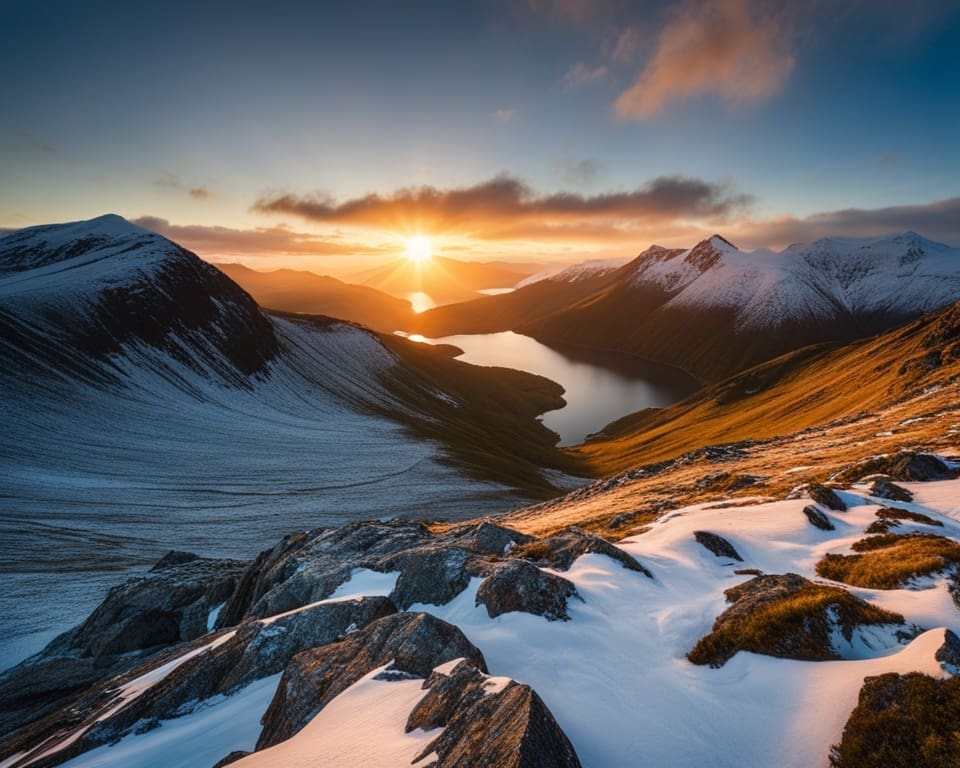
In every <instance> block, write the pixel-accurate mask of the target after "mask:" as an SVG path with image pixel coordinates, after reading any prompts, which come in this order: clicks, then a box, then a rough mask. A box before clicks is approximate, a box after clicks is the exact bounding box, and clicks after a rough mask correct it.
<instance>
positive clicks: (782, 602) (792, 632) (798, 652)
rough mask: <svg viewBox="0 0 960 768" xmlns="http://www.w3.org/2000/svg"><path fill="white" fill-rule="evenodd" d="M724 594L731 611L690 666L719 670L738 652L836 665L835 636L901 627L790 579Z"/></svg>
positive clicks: (834, 592)
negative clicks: (870, 627)
mask: <svg viewBox="0 0 960 768" xmlns="http://www.w3.org/2000/svg"><path fill="white" fill-rule="evenodd" d="M724 594H725V595H726V597H727V600H728V601H729V602H731V603H732V605H731V606H730V607H729V608H727V610H725V611H724V612H723V613H722V614H720V616H718V617H717V620H716V621H715V622H714V624H713V629H712V630H711V632H710V634H708V635H705V636H704V637H702V638H700V640H699V641H698V642H697V645H696V646H695V647H694V648H693V650H692V651H690V653H688V654H687V658H688V659H689V660H690V661H691V662H693V663H694V664H709V665H710V666H711V667H722V666H723V665H724V664H725V663H726V662H727V661H728V660H729V659H731V658H732V657H733V656H734V655H735V654H736V653H737V652H738V651H750V652H752V653H762V654H765V655H767V656H776V657H778V658H786V659H799V660H803V661H826V660H829V659H837V658H841V657H840V654H839V652H838V651H837V649H836V648H834V646H833V640H834V638H835V637H836V636H838V635H839V636H842V637H843V638H844V639H845V640H846V641H847V642H851V641H852V638H853V635H854V632H856V631H857V629H858V628H859V627H860V626H867V625H903V624H904V618H903V616H900V615H899V614H895V613H890V612H888V611H884V610H883V609H881V608H878V607H876V606H874V605H870V604H869V603H867V602H865V601H863V600H861V599H860V598H858V597H854V596H853V595H851V594H850V593H849V592H847V591H846V590H845V589H840V588H839V587H831V586H827V585H824V584H817V583H815V582H812V581H809V580H808V579H805V578H803V577H802V576H798V575H797V574H795V573H787V574H783V575H774V574H770V575H764V576H757V577H755V578H753V579H750V581H746V582H744V583H743V584H738V585H737V586H735V587H731V588H730V589H728V590H726V591H725V592H724ZM914 629H915V628H914ZM907 634H908V633H904V636H906V635H907ZM897 639H899V635H898V636H897Z"/></svg>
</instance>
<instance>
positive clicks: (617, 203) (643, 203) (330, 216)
mask: <svg viewBox="0 0 960 768" xmlns="http://www.w3.org/2000/svg"><path fill="white" fill-rule="evenodd" d="M750 203H751V198H750V196H748V195H743V194H738V193H736V192H734V190H733V189H732V188H731V187H730V186H729V185H728V184H722V183H713V182H707V181H703V180H701V179H694V178H687V177H683V176H661V177H659V178H656V179H653V180H652V181H650V182H647V183H646V184H644V185H643V186H641V187H638V188H637V189H634V190H632V191H629V192H611V193H605V194H597V195H583V194H579V193H574V192H557V193H553V194H546V195H541V194H537V193H536V192H534V191H533V190H532V189H531V188H530V187H529V186H527V185H526V184H525V183H523V182H522V181H520V180H519V179H516V178H513V177H511V176H498V177H496V178H493V179H490V180H489V181H485V182H481V183H479V184H474V185H472V186H468V187H458V188H452V189H438V188H437V187H432V186H422V187H411V188H406V189H400V190H398V191H396V192H394V193H392V194H389V195H379V194H370V195H366V196H364V197H358V198H353V199H350V200H345V201H343V202H337V201H336V200H334V199H333V198H331V197H330V196H328V195H323V194H313V195H306V196H300V195H292V194H286V195H278V196H273V197H265V198H261V199H260V200H258V201H257V202H256V203H254V205H253V210H254V211H257V212H259V213H279V214H292V215H295V216H299V217H302V218H304V219H308V220H310V221H314V222H322V223H327V224H344V225H355V226H364V227H373V228H380V229H387V230H397V229H403V228H408V227H409V226H411V225H415V226H420V227H424V228H426V229H428V230H430V231H432V232H443V231H450V230H459V231H460V233H462V234H475V235H479V236H481V237H488V236H489V233H490V232H493V231H497V230H498V229H502V228H505V227H511V228H513V229H516V228H517V227H518V226H519V225H522V224H524V223H533V224H536V225H537V226H538V227H542V226H543V225H550V224H567V225H569V224H571V223H574V222H577V221H581V222H594V223H600V222H603V221H606V222H612V221H621V220H633V221H661V222H664V223H666V222H667V221H671V220H675V219H680V218H683V219H687V218H696V219H709V220H713V221H724V220H728V219H730V218H731V217H733V216H734V215H737V214H742V213H743V211H744V210H745V209H746V208H747V207H748V206H749V204H750Z"/></svg>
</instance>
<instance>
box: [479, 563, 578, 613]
mask: <svg viewBox="0 0 960 768" xmlns="http://www.w3.org/2000/svg"><path fill="white" fill-rule="evenodd" d="M573 596H576V597H577V598H580V596H579V595H578V594H577V589H576V587H575V586H574V585H573V582H571V581H567V579H564V578H562V577H560V576H555V575H554V574H551V573H546V572H544V571H541V570H540V569H539V568H537V566H535V565H533V563H528V562H527V561H525V560H512V561H510V562H508V563H505V564H504V565H501V566H499V567H498V568H497V569H496V570H495V571H494V572H493V573H492V574H491V575H490V576H488V577H487V578H486V579H484V580H483V582H482V583H481V584H480V588H479V589H478V590H477V602H476V604H477V605H481V604H482V605H484V606H486V609H487V614H488V615H489V616H490V618H495V617H497V616H500V615H501V614H503V613H510V612H511V611H522V612H524V613H532V614H534V615H535V616H543V617H544V618H546V619H547V620H548V621H557V620H562V621H566V620H567V619H569V618H570V617H569V615H568V614H567V600H568V599H569V598H570V597H573Z"/></svg>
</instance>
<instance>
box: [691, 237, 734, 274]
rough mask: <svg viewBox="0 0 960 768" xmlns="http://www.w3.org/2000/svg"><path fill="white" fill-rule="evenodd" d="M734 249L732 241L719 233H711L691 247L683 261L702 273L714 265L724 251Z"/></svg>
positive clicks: (728, 251)
mask: <svg viewBox="0 0 960 768" xmlns="http://www.w3.org/2000/svg"><path fill="white" fill-rule="evenodd" d="M734 251H737V247H736V246H735V245H733V243H731V242H730V241H729V240H727V239H725V238H723V237H720V235H713V236H712V237H709V238H707V239H706V240H703V241H701V242H699V243H697V244H696V245H695V246H694V247H693V248H691V249H690V251H689V252H688V253H687V256H686V258H684V262H685V263H687V264H689V265H691V266H692V267H694V268H696V269H698V270H699V271H700V272H701V273H703V272H706V271H707V270H708V269H712V268H713V267H714V266H716V265H717V264H718V263H719V262H720V260H721V259H722V258H723V255H724V254H725V253H730V252H734Z"/></svg>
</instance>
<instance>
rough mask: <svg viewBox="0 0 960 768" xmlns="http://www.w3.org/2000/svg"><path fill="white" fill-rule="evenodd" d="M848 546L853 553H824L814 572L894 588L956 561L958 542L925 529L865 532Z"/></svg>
mask: <svg viewBox="0 0 960 768" xmlns="http://www.w3.org/2000/svg"><path fill="white" fill-rule="evenodd" d="M852 549H853V551H854V552H856V553H857V554H853V555H826V556H824V558H823V559H822V560H821V561H820V562H819V563H817V573H818V574H819V575H820V576H822V577H824V578H825V579H831V580H832V581H842V582H844V583H845V584H851V585H853V586H855V587H866V588H868V589H898V588H900V587H903V586H906V584H907V583H908V582H909V581H910V580H911V579H913V578H916V577H918V576H928V575H930V574H933V573H939V572H940V571H943V570H944V569H945V568H947V567H949V566H951V565H954V564H957V563H960V543H957V542H956V541H953V540H952V539H947V538H944V537H943V536H933V535H931V534H927V533H912V534H908V535H906V536H898V535H896V534H893V533H885V534H881V535H879V536H869V537H867V538H865V539H861V540H860V541H858V542H856V543H855V544H854V545H853V547H852Z"/></svg>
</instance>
